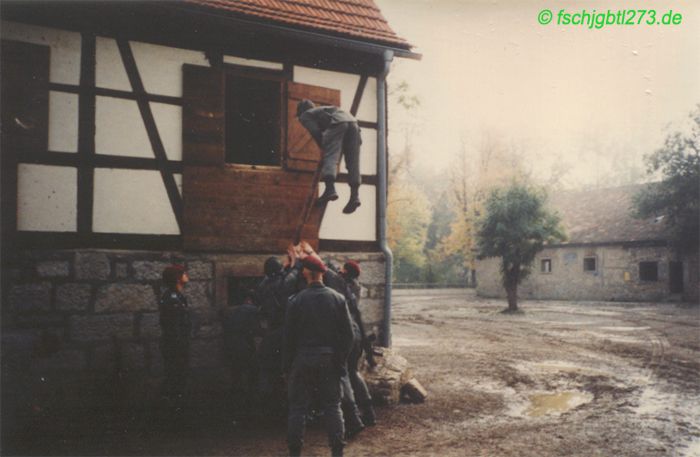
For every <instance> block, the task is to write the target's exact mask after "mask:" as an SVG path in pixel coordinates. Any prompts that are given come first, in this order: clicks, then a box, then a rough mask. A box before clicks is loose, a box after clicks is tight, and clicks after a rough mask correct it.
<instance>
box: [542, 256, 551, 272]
mask: <svg viewBox="0 0 700 457" xmlns="http://www.w3.org/2000/svg"><path fill="white" fill-rule="evenodd" d="M540 272H541V273H551V272H552V259H542V260H540Z"/></svg>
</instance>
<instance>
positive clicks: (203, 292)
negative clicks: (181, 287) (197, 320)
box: [184, 281, 212, 308]
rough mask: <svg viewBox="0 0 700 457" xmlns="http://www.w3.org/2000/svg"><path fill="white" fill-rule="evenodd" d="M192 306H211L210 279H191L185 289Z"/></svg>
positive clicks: (188, 301)
mask: <svg viewBox="0 0 700 457" xmlns="http://www.w3.org/2000/svg"><path fill="white" fill-rule="evenodd" d="M184 294H185V296H186V297H187V303H188V304H189V306H190V307H191V308H209V307H211V295H212V294H211V283H210V282H209V281H190V282H188V283H187V285H186V286H185V291H184Z"/></svg>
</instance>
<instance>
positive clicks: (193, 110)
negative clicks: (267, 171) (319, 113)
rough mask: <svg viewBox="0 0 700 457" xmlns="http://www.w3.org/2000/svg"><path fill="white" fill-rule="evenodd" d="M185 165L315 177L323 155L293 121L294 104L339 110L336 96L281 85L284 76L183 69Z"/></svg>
mask: <svg viewBox="0 0 700 457" xmlns="http://www.w3.org/2000/svg"><path fill="white" fill-rule="evenodd" d="M183 73H184V76H183V79H184V81H183V98H184V107H183V155H184V160H185V164H186V165H218V166H223V165H224V164H227V163H229V164H243V165H271V166H280V165H282V166H284V168H285V169H287V170H292V171H314V170H315V169H316V166H317V165H318V161H319V160H320V158H321V153H320V150H319V148H318V146H317V145H316V143H315V142H314V140H313V138H312V137H311V135H310V134H309V133H308V132H307V131H306V129H305V128H304V126H303V125H301V123H300V122H299V121H298V120H297V117H296V109H297V103H298V102H300V101H301V100H303V99H305V98H308V99H310V100H312V101H313V102H314V103H316V104H317V105H335V106H339V105H340V91H338V90H335V89H329V88H325V87H319V86H311V85H308V84H299V83H295V82H292V81H287V80H285V76H284V74H283V73H282V72H277V71H271V70H258V69H255V70H252V69H243V68H239V67H226V68H210V67H201V66H195V65H188V64H186V65H184V66H183Z"/></svg>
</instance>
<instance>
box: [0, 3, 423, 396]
mask: <svg viewBox="0 0 700 457" xmlns="http://www.w3.org/2000/svg"><path fill="white" fill-rule="evenodd" d="M1 12H2V54H1V55H2V249H3V252H2V261H3V265H2V273H3V283H2V285H3V287H2V292H3V296H2V298H3V302H2V325H3V361H5V360H12V357H15V358H16V357H20V356H18V354H23V355H22V356H21V357H23V358H22V359H21V360H20V361H19V362H18V363H20V364H24V365H22V366H26V367H28V368H27V370H25V371H23V373H32V375H31V376H30V378H29V379H27V380H25V381H27V382H32V383H34V382H35V381H36V379H38V378H37V377H36V376H34V375H35V374H37V373H41V374H42V377H44V379H49V378H46V376H48V374H50V373H92V374H94V375H95V376H97V377H98V378H99V377H100V376H114V375H115V373H121V374H123V373H138V374H139V376H140V375H142V374H146V375H147V378H148V377H149V376H150V377H151V378H155V377H157V376H158V375H159V373H160V372H161V370H162V363H161V360H160V353H159V351H158V344H157V340H158V336H159V332H160V330H159V325H158V306H157V297H158V295H159V291H160V273H161V271H162V269H163V268H164V267H165V266H166V265H168V264H170V263H174V262H177V263H184V264H185V265H186V266H187V268H188V271H189V275H190V278H191V282H190V283H189V285H188V288H187V294H188V296H189V298H190V303H191V306H192V307H193V309H194V310H195V312H196V320H195V333H196V334H195V340H194V341H193V348H192V351H193V355H192V362H193V365H194V367H195V369H199V370H200V371H206V370H209V371H210V372H216V371H217V370H219V369H222V368H224V367H223V366H222V361H221V325H220V317H219V316H220V315H221V310H222V308H223V307H226V306H229V305H235V304H236V303H237V301H238V300H240V298H241V293H242V291H244V290H245V289H246V288H249V287H251V285H252V284H254V283H255V282H256V281H257V280H258V279H259V278H260V277H261V276H262V264H263V261H264V259H265V258H266V257H267V256H269V255H271V254H279V255H281V254H282V253H283V252H284V251H285V248H286V246H287V245H288V244H289V243H290V242H291V241H292V238H293V237H294V234H295V230H296V227H297V224H299V221H300V213H301V212H302V208H303V206H304V202H305V199H306V197H307V196H308V194H309V193H310V192H311V189H313V184H312V176H313V171H314V170H315V168H316V164H317V162H318V160H319V157H320V153H319V150H318V148H317V147H316V146H315V144H314V142H313V141H312V140H311V137H310V136H309V135H308V134H307V132H306V131H305V130H304V129H303V127H302V126H301V125H300V124H299V123H298V121H297V120H296V116H295V113H296V104H297V102H298V101H299V100H301V99H303V98H309V99H311V100H313V101H315V102H317V103H320V104H333V105H338V106H340V107H341V108H343V109H344V110H346V111H348V112H351V113H352V114H354V115H355V116H356V117H357V118H358V120H359V124H360V127H361V129H362V137H363V145H362V155H361V174H362V179H363V185H362V187H361V188H360V197H361V199H362V206H361V207H360V208H359V209H358V210H357V211H356V213H355V214H353V215H344V214H342V212H341V209H342V206H343V205H342V203H340V202H337V203H336V204H332V205H328V206H327V207H325V208H314V209H313V211H312V212H311V215H310V217H309V218H308V221H306V223H305V224H304V225H303V229H302V231H301V234H302V239H305V240H307V241H309V242H310V243H311V244H312V245H313V246H315V247H316V248H317V249H319V250H320V252H321V253H322V255H328V256H329V257H331V258H332V259H335V260H336V261H339V262H342V261H344V260H345V259H347V258H353V259H357V260H359V261H360V262H361V263H362V267H363V275H362V279H363V281H364V284H365V291H364V295H365V296H364V297H363V299H362V306H363V309H362V311H363V315H364V316H365V317H366V319H367V320H368V324H369V327H370V328H371V329H372V331H373V332H374V333H375V334H376V335H377V336H378V338H379V341H380V342H381V343H382V344H384V345H389V344H390V330H389V313H390V304H391V303H390V293H387V292H390V286H389V285H388V283H389V282H390V277H391V253H390V251H389V250H388V248H387V246H386V240H385V225H386V216H385V209H386V190H387V186H386V174H387V173H386V163H387V151H386V138H387V128H386V125H387V123H386V122H387V114H386V113H387V112H386V94H387V91H386V79H385V78H386V75H387V73H388V71H389V68H390V65H391V62H392V60H393V59H394V58H397V57H399V58H417V57H418V56H417V55H416V54H414V53H412V51H411V47H410V45H409V44H408V43H407V42H406V41H405V40H404V39H402V38H400V37H399V36H397V35H396V34H395V33H394V32H393V31H392V30H391V28H390V27H389V26H388V24H387V22H386V20H385V19H384V18H383V17H382V15H381V13H380V11H379V9H378V8H377V7H376V5H375V4H374V3H373V1H372V0H336V1H328V0H294V1H291V0H280V1H274V2H270V1H262V0H240V1H234V0H184V1H179V2H97V1H95V2H90V1H80V2H75V3H65V2H55V3H54V2H36V3H35V2H2V11H1ZM346 183H347V175H346V174H345V170H344V168H341V172H340V175H339V184H338V186H337V187H338V191H339V194H340V198H341V201H343V199H347V196H348V194H349V187H348V185H347V184H346ZM6 355H7V356H8V357H10V358H9V359H6V358H5V356H6ZM8 363H9V362H8ZM14 373H15V375H18V374H17V373H18V372H17V371H14ZM47 373H48V374H47ZM121 374H120V376H122V375H121ZM44 375H46V376H44ZM18 376H19V375H18ZM51 379H54V380H56V379H57V378H56V377H55V376H54V377H53V378H51ZM120 379H124V377H123V376H122V377H121V378H120ZM138 379H142V378H138ZM36 382H38V381H36ZM62 388H66V389H67V388H68V387H66V385H62ZM3 390H5V389H3Z"/></svg>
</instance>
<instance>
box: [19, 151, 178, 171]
mask: <svg viewBox="0 0 700 457" xmlns="http://www.w3.org/2000/svg"><path fill="white" fill-rule="evenodd" d="M17 160H18V162H19V163H33V164H37V165H57V166H62V167H84V166H89V167H93V168H124V169H128V170H160V166H161V164H160V163H159V162H158V161H157V160H156V159H149V158H146V157H127V156H114V155H102V154H94V155H92V156H83V155H81V154H76V153H74V152H57V151H48V152H26V153H22V154H20V155H19V157H18V159H17ZM166 168H167V169H168V170H170V171H171V172H172V173H182V170H183V165H182V162H180V161H175V160H169V161H168V163H167V165H166Z"/></svg>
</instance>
